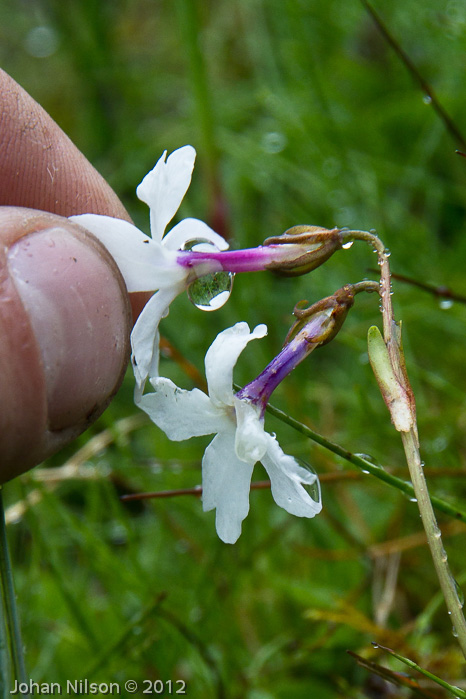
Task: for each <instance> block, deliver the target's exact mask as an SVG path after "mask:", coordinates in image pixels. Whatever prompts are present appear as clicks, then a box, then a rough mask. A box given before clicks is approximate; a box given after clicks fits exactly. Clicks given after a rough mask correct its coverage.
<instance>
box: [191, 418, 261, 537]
mask: <svg viewBox="0 0 466 699" xmlns="http://www.w3.org/2000/svg"><path fill="white" fill-rule="evenodd" d="M253 468H254V467H253V466H252V465H251V464H246V463H244V461H240V460H239V459H237V457H236V455H235V435H234V429H230V430H225V431H224V432H222V434H218V435H217V436H216V437H214V439H213V440H212V442H211V443H210V444H209V446H208V447H207V449H206V450H205V454H204V458H203V459H202V504H203V508H204V510H205V511H208V510H213V509H216V510H217V512H216V520H215V524H216V527H217V534H218V535H219V537H220V538H221V539H222V541H224V542H225V543H226V544H234V543H235V541H237V539H238V538H239V536H240V534H241V524H242V521H243V519H245V518H246V517H247V515H248V512H249V487H250V485H251V476H252V471H253Z"/></svg>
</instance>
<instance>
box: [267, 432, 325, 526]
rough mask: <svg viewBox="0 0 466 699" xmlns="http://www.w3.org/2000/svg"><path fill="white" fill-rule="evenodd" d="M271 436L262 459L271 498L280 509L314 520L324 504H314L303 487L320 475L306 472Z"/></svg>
mask: <svg viewBox="0 0 466 699" xmlns="http://www.w3.org/2000/svg"><path fill="white" fill-rule="evenodd" d="M267 436H268V442H269V445H268V449H267V453H266V454H265V455H264V456H263V457H262V459H261V461H262V464H263V465H264V466H265V468H266V470H267V473H268V474H269V477H270V482H271V484H272V495H273V498H274V500H275V502H276V503H277V505H279V506H280V507H283V509H284V510H286V511H287V512H289V513H290V514H292V515H296V517H314V516H315V515H317V514H319V512H320V511H321V510H322V503H321V502H320V501H319V502H315V501H314V500H313V499H312V498H311V496H310V495H309V494H308V493H307V492H306V490H305V489H304V487H303V485H306V484H307V485H311V484H312V483H314V482H315V480H316V478H317V476H315V475H314V474H312V473H310V472H309V471H307V470H306V469H305V468H302V466H299V464H298V463H297V462H296V461H295V459H293V457H292V456H288V455H287V454H285V453H284V452H283V451H282V449H281V447H280V445H279V443H278V442H277V440H276V439H275V437H272V435H267Z"/></svg>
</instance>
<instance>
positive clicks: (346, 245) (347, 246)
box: [341, 240, 354, 250]
mask: <svg viewBox="0 0 466 699" xmlns="http://www.w3.org/2000/svg"><path fill="white" fill-rule="evenodd" d="M353 243H354V240H348V242H347V243H343V245H342V246H341V247H342V248H343V250H349V249H350V248H351V247H352V246H353Z"/></svg>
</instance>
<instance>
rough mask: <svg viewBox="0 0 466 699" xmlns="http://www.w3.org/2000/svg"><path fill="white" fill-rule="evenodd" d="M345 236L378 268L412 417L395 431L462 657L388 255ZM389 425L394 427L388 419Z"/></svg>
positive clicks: (461, 633)
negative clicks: (371, 254)
mask: <svg viewBox="0 0 466 699" xmlns="http://www.w3.org/2000/svg"><path fill="white" fill-rule="evenodd" d="M345 236H346V237H348V238H350V239H354V240H363V241H365V242H366V243H369V245H371V246H372V248H373V250H374V251H375V252H376V253H377V256H378V264H379V267H380V298H381V303H382V318H383V330H384V340H385V344H386V346H387V350H388V354H389V357H390V361H391V365H392V369H393V371H394V373H395V375H396V377H397V379H398V381H399V384H400V387H401V388H402V390H404V391H405V394H406V396H407V398H408V400H409V402H410V410H411V415H412V426H411V428H410V430H409V432H408V431H403V430H401V429H399V431H400V433H401V439H402V442H403V447H404V451H405V455H406V461H407V464H408V468H409V473H410V476H411V481H412V484H413V488H414V494H415V497H416V500H417V504H418V508H419V513H420V515H421V520H422V524H423V527H424V531H425V533H426V537H427V543H428V544H429V548H430V552H431V555H432V559H433V562H434V567H435V571H436V573H437V577H438V579H439V583H440V588H441V590H442V593H443V596H444V599H445V604H446V606H447V610H448V614H449V615H450V618H451V622H452V624H453V629H454V635H455V636H456V637H457V639H458V643H459V645H460V648H461V650H462V652H463V655H464V656H465V658H466V621H465V619H464V615H463V610H462V603H461V601H460V599H459V597H458V592H457V585H456V583H455V580H454V578H453V576H452V574H451V571H450V568H449V565H448V562H447V554H446V552H445V549H444V547H443V543H442V535H441V532H440V529H439V527H438V525H437V521H436V519H435V514H434V510H433V507H432V502H431V498H430V496H429V491H428V488H427V482H426V479H425V476H424V471H423V465H422V461H421V457H420V453H419V438H418V430H417V424H416V408H415V402H414V394H413V391H412V388H411V385H410V383H409V380H408V376H407V373H406V367H405V362H404V356H403V350H402V348H401V338H400V337H397V335H396V330H395V328H396V326H395V322H394V314H393V305H392V298H391V286H390V265H389V261H388V257H389V253H388V251H387V250H386V249H385V247H384V245H383V243H382V241H381V240H380V239H379V238H378V237H377V236H376V235H374V234H373V233H368V232H366V231H345ZM392 420H393V422H394V423H395V424H396V422H395V420H394V419H393V417H392Z"/></svg>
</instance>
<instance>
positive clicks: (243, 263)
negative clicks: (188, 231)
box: [176, 226, 344, 278]
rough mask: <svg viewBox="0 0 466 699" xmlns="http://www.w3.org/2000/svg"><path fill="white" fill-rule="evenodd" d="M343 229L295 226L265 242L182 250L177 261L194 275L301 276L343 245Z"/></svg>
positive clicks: (195, 276)
mask: <svg viewBox="0 0 466 699" xmlns="http://www.w3.org/2000/svg"><path fill="white" fill-rule="evenodd" d="M343 243H344V240H343V236H342V231H340V230H339V229H338V228H334V229H333V230H328V229H327V228H320V227H318V226H294V228H290V229H289V230H287V231H285V233H283V235H279V236H275V237H273V238H267V239H266V240H265V241H264V244H263V245H260V246H258V247H256V248H246V249H244V250H226V251H223V250H222V251H220V250H214V249H212V247H211V248H210V249H208V248H207V247H206V249H205V250H200V249H199V246H196V248H194V250H181V251H179V252H178V256H177V260H176V262H177V264H178V265H180V266H181V267H184V268H189V269H191V270H192V271H193V276H194V278H197V277H199V276H202V275H204V274H210V273H213V272H217V271H220V270H223V271H225V272H261V271H263V270H271V271H273V272H276V273H277V274H280V275H282V276H298V275H301V274H306V273H307V272H310V271H311V270H313V269H316V267H319V266H320V265H321V264H323V263H324V262H325V261H326V260H328V259H329V257H331V255H333V253H334V252H335V251H336V250H339V249H341V248H342V247H343Z"/></svg>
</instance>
